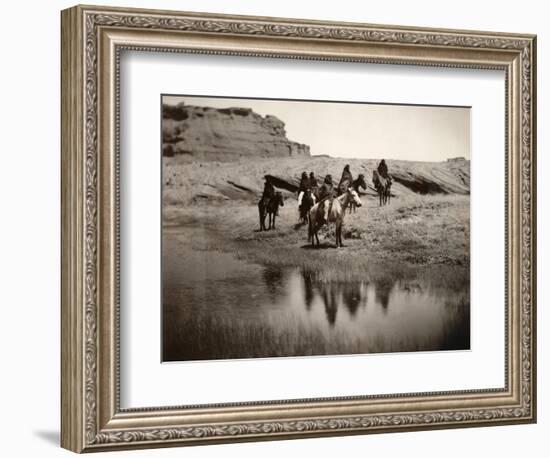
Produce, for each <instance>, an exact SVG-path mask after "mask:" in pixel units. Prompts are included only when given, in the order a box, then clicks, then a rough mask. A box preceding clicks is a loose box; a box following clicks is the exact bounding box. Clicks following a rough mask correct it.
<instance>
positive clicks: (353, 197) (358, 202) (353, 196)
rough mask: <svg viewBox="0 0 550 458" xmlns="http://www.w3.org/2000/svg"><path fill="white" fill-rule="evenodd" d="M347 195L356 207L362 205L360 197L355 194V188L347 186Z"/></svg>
mask: <svg viewBox="0 0 550 458" xmlns="http://www.w3.org/2000/svg"><path fill="white" fill-rule="evenodd" d="M348 195H349V197H350V199H351V200H352V201H353V203H354V204H355V205H356V206H357V207H360V206H361V205H363V203H362V202H361V199H360V198H359V194H357V191H356V190H355V189H353V188H348Z"/></svg>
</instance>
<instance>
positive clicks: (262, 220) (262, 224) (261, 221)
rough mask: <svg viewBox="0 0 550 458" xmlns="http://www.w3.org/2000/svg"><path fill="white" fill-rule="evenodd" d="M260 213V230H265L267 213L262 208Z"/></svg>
mask: <svg viewBox="0 0 550 458" xmlns="http://www.w3.org/2000/svg"><path fill="white" fill-rule="evenodd" d="M258 213H259V214H260V231H263V230H265V213H264V212H263V211H262V209H261V208H260V209H259V211H258Z"/></svg>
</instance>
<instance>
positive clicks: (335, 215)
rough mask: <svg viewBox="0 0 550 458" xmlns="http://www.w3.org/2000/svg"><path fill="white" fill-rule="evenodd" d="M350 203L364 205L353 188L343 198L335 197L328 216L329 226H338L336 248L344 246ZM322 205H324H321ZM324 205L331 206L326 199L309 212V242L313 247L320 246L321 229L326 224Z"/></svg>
mask: <svg viewBox="0 0 550 458" xmlns="http://www.w3.org/2000/svg"><path fill="white" fill-rule="evenodd" d="M350 201H354V202H355V205H357V206H358V207H360V206H361V205H362V203H361V199H360V198H359V194H357V191H355V190H354V189H353V188H352V187H349V188H348V190H347V191H346V192H345V193H344V194H342V195H341V196H338V197H335V198H334V199H333V200H332V207H331V208H330V211H329V214H328V221H327V224H330V223H334V224H335V225H336V248H338V247H342V246H344V244H343V242H342V225H343V223H344V214H345V208H346V207H347V206H348V205H349V203H350ZM321 203H324V204H323V205H321ZM324 205H330V202H329V201H328V200H327V199H325V200H323V201H321V202H319V203H317V204H315V205H314V206H313V207H312V208H311V210H310V211H309V230H308V242H311V246H312V247H314V246H315V241H317V246H319V235H318V232H319V229H320V228H321V226H322V225H323V222H324V213H325V212H324Z"/></svg>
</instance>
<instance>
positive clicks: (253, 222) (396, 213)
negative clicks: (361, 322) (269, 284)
mask: <svg viewBox="0 0 550 458" xmlns="http://www.w3.org/2000/svg"><path fill="white" fill-rule="evenodd" d="M363 204H364V205H363V207H361V208H359V209H358V210H357V212H356V213H354V214H347V215H346V219H345V221H344V229H343V237H344V245H345V246H344V247H343V248H339V249H336V248H334V226H331V227H325V228H323V229H322V230H321V232H320V240H321V247H320V248H311V247H310V246H309V244H308V241H307V227H306V226H304V225H299V224H297V221H298V210H297V203H296V201H295V200H294V199H292V198H287V199H286V201H285V206H284V207H282V208H281V209H280V212H279V217H278V218H277V227H276V229H274V230H271V231H267V232H260V231H259V220H258V214H257V213H258V211H257V208H256V206H255V205H252V204H249V203H247V202H243V201H234V202H227V203H225V204H216V205H213V204H209V205H193V206H186V207H183V208H182V207H176V206H166V207H165V208H164V211H163V219H164V225H165V227H166V228H167V229H169V228H170V227H177V226H193V227H201V226H202V227H205V228H208V229H209V230H213V231H215V232H216V233H217V234H218V236H217V237H215V238H213V239H212V238H211V239H210V240H209V241H208V243H206V242H204V241H202V240H201V239H200V237H198V238H196V240H194V241H193V243H194V244H199V245H201V249H205V250H216V251H222V252H223V251H227V252H233V253H235V254H236V255H237V256H238V257H239V258H242V259H247V260H249V261H251V262H254V263H257V264H262V265H271V266H279V267H297V268H299V269H301V270H304V271H306V272H309V273H310V274H311V275H312V276H313V277H314V278H315V280H316V281H327V282H329V281H357V280H363V279H365V278H372V277H377V278H378V277H380V278H383V277H385V276H389V277H391V278H392V279H402V278H407V277H409V276H411V275H413V276H417V275H418V274H422V275H423V276H429V277H432V278H431V282H432V283H435V284H437V283H439V282H443V283H445V284H448V283H457V287H460V288H462V287H464V285H466V286H467V285H469V264H470V256H469V254H470V246H469V240H470V229H469V212H470V199H469V196H460V195H437V196H430V195H425V196H420V195H418V196H404V197H402V198H400V199H394V200H392V202H391V204H390V205H388V206H384V207H380V206H378V202H377V200H376V199H375V198H367V197H363ZM205 243H206V245H205ZM442 267H444V268H442ZM442 276H443V277H448V278H439V277H442Z"/></svg>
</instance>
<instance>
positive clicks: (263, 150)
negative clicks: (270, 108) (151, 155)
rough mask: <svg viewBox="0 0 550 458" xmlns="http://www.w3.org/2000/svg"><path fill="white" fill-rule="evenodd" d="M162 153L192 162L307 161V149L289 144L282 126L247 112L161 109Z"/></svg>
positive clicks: (182, 107) (187, 107)
mask: <svg viewBox="0 0 550 458" xmlns="http://www.w3.org/2000/svg"><path fill="white" fill-rule="evenodd" d="M162 153H163V155H164V156H165V157H172V156H181V157H188V158H189V159H190V160H193V161H197V160H198V161H235V160H239V159H246V158H254V159H255V158H277V157H285V158H288V157H296V156H299V157H302V156H307V157H309V155H310V151H309V146H308V145H303V144H301V143H296V142H293V141H290V140H289V139H287V137H286V131H285V124H284V122H282V121H281V120H280V119H278V118H277V117H275V116H270V115H267V116H261V115H259V114H258V113H255V112H254V111H252V110H251V109H249V108H221V109H216V108H209V107H199V106H191V105H185V104H183V103H180V104H178V105H175V106H174V105H164V106H163V107H162Z"/></svg>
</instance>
